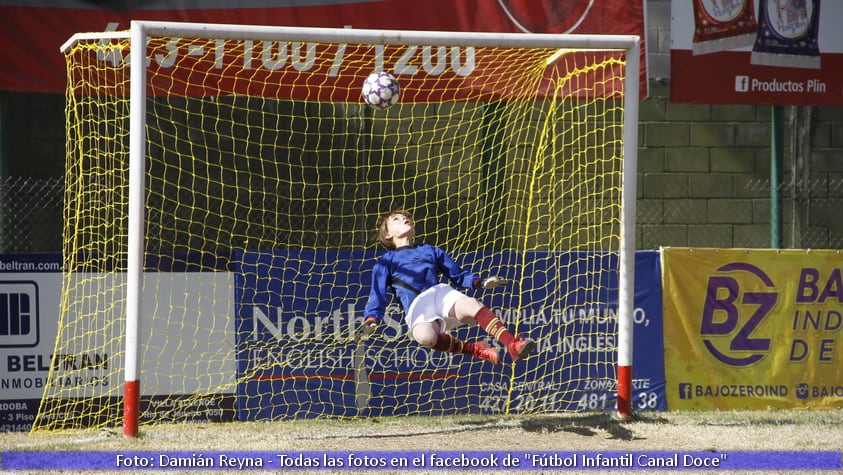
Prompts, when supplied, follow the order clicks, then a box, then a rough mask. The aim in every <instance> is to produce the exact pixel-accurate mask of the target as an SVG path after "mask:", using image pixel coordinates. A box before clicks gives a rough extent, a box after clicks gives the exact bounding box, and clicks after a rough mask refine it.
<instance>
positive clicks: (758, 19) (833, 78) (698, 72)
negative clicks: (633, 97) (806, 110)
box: [670, 0, 843, 106]
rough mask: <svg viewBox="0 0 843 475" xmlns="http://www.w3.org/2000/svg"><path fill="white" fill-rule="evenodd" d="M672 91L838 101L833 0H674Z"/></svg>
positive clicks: (702, 96) (837, 12)
mask: <svg viewBox="0 0 843 475" xmlns="http://www.w3.org/2000/svg"><path fill="white" fill-rule="evenodd" d="M671 18H672V21H671V26H670V30H671V37H672V38H671V52H670V53H671V54H670V99H671V101H673V102H684V103H698V104H772V105H836V106H840V105H843V74H840V72H841V71H843V33H841V30H840V27H839V25H838V23H840V19H843V2H841V1H839V0H728V1H721V0H692V1H689V0H673V1H672V2H671Z"/></svg>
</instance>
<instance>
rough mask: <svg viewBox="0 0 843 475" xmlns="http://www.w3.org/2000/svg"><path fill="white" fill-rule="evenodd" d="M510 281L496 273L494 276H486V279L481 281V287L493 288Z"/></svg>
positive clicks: (485, 288)
mask: <svg viewBox="0 0 843 475" xmlns="http://www.w3.org/2000/svg"><path fill="white" fill-rule="evenodd" d="M508 283H509V281H508V280H507V279H505V278H503V277H501V276H499V275H495V276H492V277H486V278H485V279H483V280H481V281H480V288H481V289H484V290H488V289H493V288H495V287H500V286H501V285H506V284H508Z"/></svg>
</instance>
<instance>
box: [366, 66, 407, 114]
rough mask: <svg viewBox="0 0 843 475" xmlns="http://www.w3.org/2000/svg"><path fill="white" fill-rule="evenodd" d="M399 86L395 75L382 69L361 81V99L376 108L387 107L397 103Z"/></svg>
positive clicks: (399, 92)
mask: <svg viewBox="0 0 843 475" xmlns="http://www.w3.org/2000/svg"><path fill="white" fill-rule="evenodd" d="M400 94H401V87H400V86H399V85H398V80H397V79H395V76H393V75H392V74H389V73H387V72H384V71H378V72H375V73H372V74H370V75H369V77H367V78H366V80H365V81H363V100H364V101H366V104H369V105H370V106H372V107H374V108H376V109H381V110H383V109H389V108H390V107H392V106H394V105H395V104H396V103H398V96H399V95H400Z"/></svg>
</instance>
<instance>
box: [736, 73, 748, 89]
mask: <svg viewBox="0 0 843 475" xmlns="http://www.w3.org/2000/svg"><path fill="white" fill-rule="evenodd" d="M748 90H749V76H741V75H738V76H735V92H746V91H748Z"/></svg>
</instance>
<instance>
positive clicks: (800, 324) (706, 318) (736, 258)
mask: <svg viewBox="0 0 843 475" xmlns="http://www.w3.org/2000/svg"><path fill="white" fill-rule="evenodd" d="M840 262H841V259H840V251H831V250H829V251H822V250H810V251H807V250H766V249H758V250H756V249H753V250H744V249H687V248H665V249H663V250H662V265H663V268H664V272H663V292H664V341H665V375H666V379H667V384H668V389H667V399H668V407H669V408H670V409H671V410H674V409H679V410H687V409H766V408H770V407H773V408H796V407H825V408H829V407H843V383H841V382H843V365H841V364H840V363H841V353H840V345H841V341H840V338H841V331H843V307H842V306H841V303H843V277H841V271H843V269H841V266H840Z"/></svg>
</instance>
